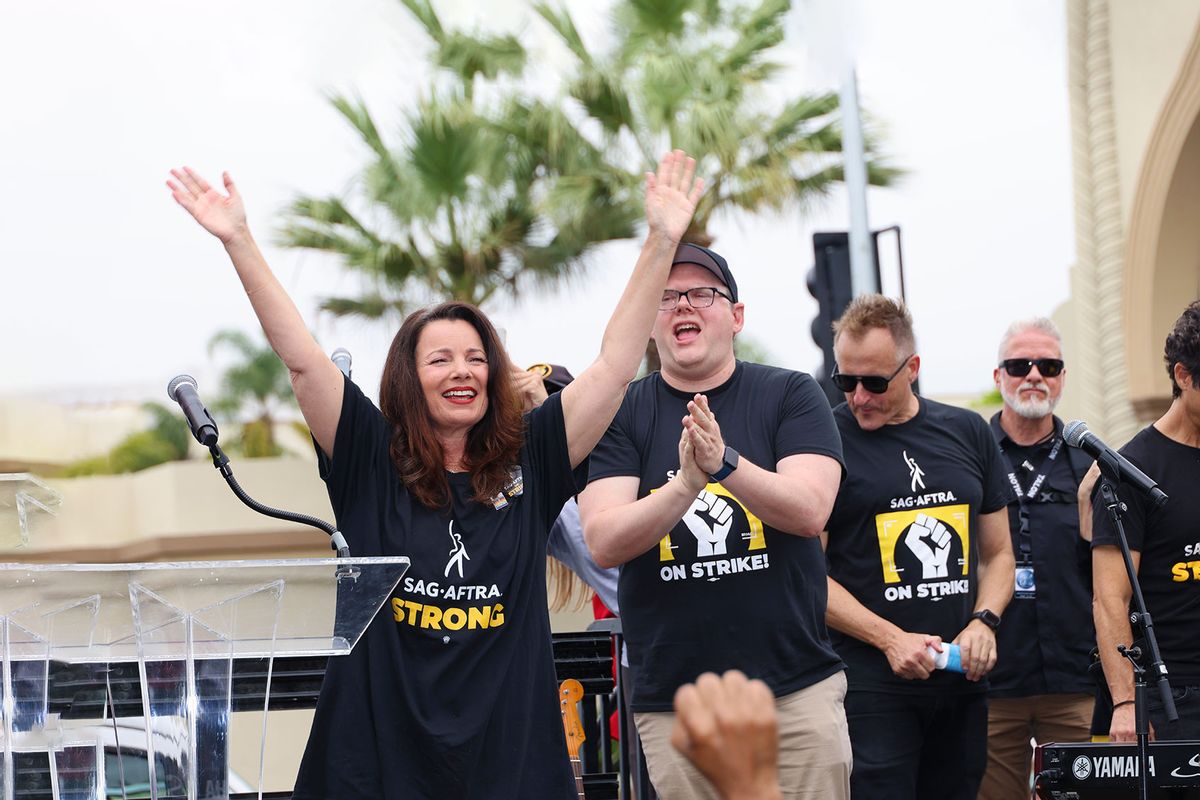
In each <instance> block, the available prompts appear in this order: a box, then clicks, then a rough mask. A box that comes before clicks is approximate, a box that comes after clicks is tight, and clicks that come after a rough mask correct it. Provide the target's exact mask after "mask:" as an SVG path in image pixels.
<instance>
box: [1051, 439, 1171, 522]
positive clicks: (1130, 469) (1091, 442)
mask: <svg viewBox="0 0 1200 800" xmlns="http://www.w3.org/2000/svg"><path fill="white" fill-rule="evenodd" d="M1063 438H1064V439H1065V440H1066V441H1067V444H1069V445H1071V447H1078V448H1079V449H1080V450H1083V451H1084V452H1085V453H1087V454H1088V455H1090V456H1091V457H1092V458H1094V459H1096V461H1098V462H1100V465H1101V466H1102V467H1103V466H1109V467H1111V468H1112V470H1113V471H1114V472H1115V473H1116V477H1117V478H1118V479H1119V480H1122V481H1124V482H1125V483H1128V484H1130V485H1131V486H1133V487H1134V488H1135V489H1137V490H1138V491H1139V492H1141V493H1142V494H1144V495H1146V496H1148V497H1149V498H1150V501H1151V502H1152V503H1154V505H1156V506H1163V505H1166V502H1167V495H1166V493H1165V492H1163V490H1162V489H1159V488H1158V483H1156V482H1155V481H1154V480H1153V479H1151V478H1150V477H1149V476H1148V475H1146V473H1144V472H1142V471H1141V470H1140V469H1138V468H1137V467H1135V466H1134V465H1133V463H1132V462H1130V460H1129V459H1127V458H1125V456H1123V455H1121V454H1120V453H1118V452H1117V451H1116V450H1113V449H1112V448H1111V447H1109V446H1108V445H1106V444H1105V443H1104V442H1102V441H1100V439H1098V438H1097V437H1096V434H1094V433H1092V432H1091V431H1089V430H1088V426H1087V424H1086V423H1084V421H1083V420H1081V419H1077V420H1075V421H1073V422H1069V423H1067V427H1066V428H1065V429H1063Z"/></svg>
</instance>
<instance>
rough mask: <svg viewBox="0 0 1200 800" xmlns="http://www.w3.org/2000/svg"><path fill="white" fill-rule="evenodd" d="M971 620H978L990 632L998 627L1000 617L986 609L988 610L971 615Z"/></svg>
mask: <svg viewBox="0 0 1200 800" xmlns="http://www.w3.org/2000/svg"><path fill="white" fill-rule="evenodd" d="M971 619H977V620H979V621H980V622H982V623H983V624H984V625H987V626H988V627H989V628H991V629H992V630H996V629H997V628H999V627H1000V615H999V614H997V613H996V612H995V611H992V610H991V609H988V608H984V609H981V610H979V611H976V612H975V613H974V614H972V615H971Z"/></svg>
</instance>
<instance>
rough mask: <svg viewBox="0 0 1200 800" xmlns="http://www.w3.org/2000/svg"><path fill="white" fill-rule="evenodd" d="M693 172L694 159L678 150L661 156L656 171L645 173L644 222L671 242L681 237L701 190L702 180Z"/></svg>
mask: <svg viewBox="0 0 1200 800" xmlns="http://www.w3.org/2000/svg"><path fill="white" fill-rule="evenodd" d="M695 174H696V159H694V158H691V157H689V156H688V155H687V154H686V153H684V152H683V151H682V150H675V151H673V152H670V153H667V154H666V155H665V156H663V157H662V161H660V162H658V173H657V174H655V173H653V172H647V173H646V222H647V224H648V225H649V226H650V230H651V232H653V233H661V234H662V235H664V236H666V237H667V238H668V239H670V240H671V241H672V242H678V241H679V240H680V239H682V238H683V234H684V233H685V232H686V231H687V229H688V225H690V224H691V222H692V215H693V214H695V213H696V203H697V202H698V201H699V200H700V194H701V192H703V191H704V179H703V178H696V177H695Z"/></svg>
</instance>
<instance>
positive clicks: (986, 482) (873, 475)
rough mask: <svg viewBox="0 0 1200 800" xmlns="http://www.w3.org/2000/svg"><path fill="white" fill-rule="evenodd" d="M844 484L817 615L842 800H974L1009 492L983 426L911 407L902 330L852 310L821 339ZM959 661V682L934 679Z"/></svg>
mask: <svg viewBox="0 0 1200 800" xmlns="http://www.w3.org/2000/svg"><path fill="white" fill-rule="evenodd" d="M833 349H834V355H835V356H836V358H837V368H836V369H835V372H834V375H833V376H832V379H833V382H834V384H835V385H836V386H837V388H838V389H839V390H841V391H842V392H843V393H844V394H845V397H846V402H845V404H843V405H839V406H838V407H837V408H836V409H835V410H834V418H835V420H836V421H837V425H838V430H839V431H840V432H841V436H842V450H843V453H844V456H845V459H846V480H845V482H843V484H842V488H841V491H840V492H839V493H838V498H837V503H836V505H835V506H834V510H833V513H832V515H831V516H830V518H829V524H828V528H827V532H826V533H825V534H823V536H822V538H823V540H824V541H825V544H826V550H825V553H826V556H827V558H828V563H829V612H828V614H827V617H826V618H827V620H828V622H829V626H830V627H831V628H833V629H834V633H833V643H834V647H835V648H836V649H837V651H838V654H839V655H841V657H842V659H843V660H844V661H845V662H846V667H847V674H846V677H847V679H848V680H849V690H848V692H847V694H846V719H847V721H848V723H849V726H850V742H851V745H852V746H853V751H854V772H853V774H852V775H851V780H850V784H851V793H852V795H853V796H854V797H869V798H872V800H890V799H891V798H896V800H916V798H933V797H936V798H939V800H974V798H975V794H976V792H977V791H978V789H979V782H980V779H981V778H982V777H983V772H984V767H985V765H986V763H987V738H986V737H987V696H986V693H985V684H984V683H983V682H982V680H981V679H982V678H983V677H984V675H986V674H987V673H988V672H989V671H990V670H991V669H992V667H993V666H994V665H995V663H996V638H995V630H996V628H997V627H998V626H999V624H1000V615H1001V614H1003V613H1004V609H1005V606H1007V605H1008V601H1009V598H1010V597H1011V596H1012V587H1013V555H1012V546H1011V544H1010V542H1009V534H1008V512H1007V511H1006V508H1005V507H1006V506H1007V504H1008V501H1009V496H1010V495H1009V492H1010V491H1011V490H1010V489H1009V487H1008V482H1007V480H1006V478H1005V473H1006V470H1005V469H1004V464H1003V460H1002V458H1001V455H1000V451H999V449H998V448H997V446H996V442H995V440H994V439H993V438H992V434H991V432H990V431H989V430H988V426H987V423H986V422H984V421H983V419H982V418H981V417H980V416H979V415H978V414H975V413H974V412H972V411H967V410H964V409H959V408H953V407H951V406H947V405H943V404H941V403H936V402H933V401H931V400H927V399H925V398H922V397H918V396H917V395H916V394H915V393H914V392H913V389H912V384H913V381H915V380H916V379H917V373H918V371H919V370H920V367H921V359H920V356H918V355H916V344H915V338H914V336H913V326H912V317H911V316H910V315H909V313H908V309H907V308H905V306H904V304H903V303H902V302H900V301H898V300H892V299H889V298H886V297H882V296H880V295H865V296H862V297H858V298H856V299H855V300H854V301H853V302H851V303H850V305H849V306H848V307H847V309H846V312H845V314H843V315H842V317H841V319H839V320H838V321H837V322H836V323H834V345H833ZM951 642H953V643H954V644H956V645H958V647H959V650H960V655H961V665H962V668H963V670H965V674H963V673H962V672H952V671H950V670H949V669H946V670H935V669H934V658H933V655H934V653H936V652H939V651H941V650H943V649H944V648H945V647H946V646H948V645H949V644H950V643H951Z"/></svg>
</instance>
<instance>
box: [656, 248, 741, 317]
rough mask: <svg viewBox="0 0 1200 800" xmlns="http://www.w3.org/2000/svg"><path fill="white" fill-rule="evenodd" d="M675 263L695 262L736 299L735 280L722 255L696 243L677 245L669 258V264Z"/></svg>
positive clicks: (735, 300) (734, 300)
mask: <svg viewBox="0 0 1200 800" xmlns="http://www.w3.org/2000/svg"><path fill="white" fill-rule="evenodd" d="M676 264H695V265H697V266H700V267H704V268H705V269H706V270H708V271H709V272H711V273H712V274H713V275H714V276H716V277H717V278H719V279H720V281H721V283H723V284H725V286H726V288H728V289H729V296H730V297H732V298H733V302H735V303H736V302H737V301H738V290H737V281H735V280H734V279H733V273H732V272H730V271H729V264H728V263H727V262H726V261H725V259H724V258H723V257H722V256H720V255H718V254H717V253H714V252H713V251H712V250H709V249H708V248H707V247H701V246H700V245H698V244H681V245H679V247H678V248H677V249H676V250H675V258H673V259H672V260H671V266H674V265H676Z"/></svg>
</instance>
